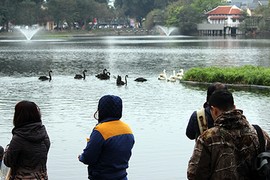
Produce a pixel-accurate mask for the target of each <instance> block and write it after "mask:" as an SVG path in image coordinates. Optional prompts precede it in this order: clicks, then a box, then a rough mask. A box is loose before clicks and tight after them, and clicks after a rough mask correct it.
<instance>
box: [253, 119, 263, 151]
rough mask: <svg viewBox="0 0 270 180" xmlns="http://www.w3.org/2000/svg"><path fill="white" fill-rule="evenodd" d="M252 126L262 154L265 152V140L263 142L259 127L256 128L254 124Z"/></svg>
mask: <svg viewBox="0 0 270 180" xmlns="http://www.w3.org/2000/svg"><path fill="white" fill-rule="evenodd" d="M252 126H253V127H254V128H255V129H256V131H257V134H258V138H259V143H260V153H261V152H264V151H265V140H264V135H263V132H262V129H261V128H260V126H258V125H256V124H253V125H252Z"/></svg>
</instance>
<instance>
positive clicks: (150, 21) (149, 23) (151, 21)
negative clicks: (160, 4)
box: [144, 9, 163, 30]
mask: <svg viewBox="0 0 270 180" xmlns="http://www.w3.org/2000/svg"><path fill="white" fill-rule="evenodd" d="M162 14H163V11H162V10H160V9H154V10H153V11H151V12H150V13H148V14H147V16H146V20H145V22H144V28H146V29H149V30H150V29H152V28H153V27H154V26H155V23H156V22H155V18H156V17H161V16H162Z"/></svg>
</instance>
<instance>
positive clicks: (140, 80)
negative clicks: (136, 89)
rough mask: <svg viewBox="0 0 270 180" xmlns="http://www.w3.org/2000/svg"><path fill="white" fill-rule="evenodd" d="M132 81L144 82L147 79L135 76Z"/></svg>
mask: <svg viewBox="0 0 270 180" xmlns="http://www.w3.org/2000/svg"><path fill="white" fill-rule="evenodd" d="M134 81H137V82H144V81H147V79H145V78H143V77H138V78H136V79H135V80H134Z"/></svg>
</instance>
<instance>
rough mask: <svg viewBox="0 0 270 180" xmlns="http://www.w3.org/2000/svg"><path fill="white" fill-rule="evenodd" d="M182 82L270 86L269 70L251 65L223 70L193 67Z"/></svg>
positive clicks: (219, 68)
mask: <svg viewBox="0 0 270 180" xmlns="http://www.w3.org/2000/svg"><path fill="white" fill-rule="evenodd" d="M183 80H184V81H197V82H210V83H211V82H217V81H218V82H222V83H226V84H250V85H264V86H270V68H266V67H261V66H251V65H246V66H241V67H224V68H221V67H205V68H198V67H194V68H191V69H189V70H188V71H186V73H185V75H184V77H183Z"/></svg>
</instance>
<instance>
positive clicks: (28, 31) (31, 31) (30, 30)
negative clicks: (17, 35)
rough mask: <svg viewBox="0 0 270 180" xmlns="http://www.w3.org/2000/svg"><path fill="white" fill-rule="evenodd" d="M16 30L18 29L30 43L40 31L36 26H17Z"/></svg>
mask: <svg viewBox="0 0 270 180" xmlns="http://www.w3.org/2000/svg"><path fill="white" fill-rule="evenodd" d="M16 29H18V30H19V31H20V32H21V33H22V34H23V35H24V36H25V38H26V39H27V40H28V41H30V40H31V39H32V37H33V36H34V35H35V34H36V33H37V32H38V31H39V30H40V28H39V27H38V26H31V27H29V26H23V27H20V26H17V27H16Z"/></svg>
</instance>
